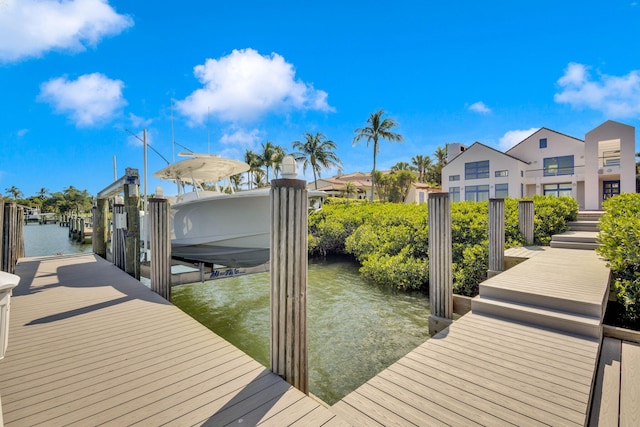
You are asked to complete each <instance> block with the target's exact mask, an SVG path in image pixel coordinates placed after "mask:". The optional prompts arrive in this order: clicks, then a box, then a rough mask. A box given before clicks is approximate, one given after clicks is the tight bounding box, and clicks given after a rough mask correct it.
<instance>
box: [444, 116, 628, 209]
mask: <svg viewBox="0 0 640 427" xmlns="http://www.w3.org/2000/svg"><path fill="white" fill-rule="evenodd" d="M635 153H636V142H635V128H634V127H633V126H629V125H626V124H623V123H618V122H614V121H611V120H609V121H607V122H605V123H603V124H601V125H600V126H598V127H596V128H595V129H593V130H591V131H589V132H587V134H586V136H585V139H584V140H581V139H578V138H575V137H572V136H568V135H565V134H562V133H560V132H556V131H554V130H551V129H547V128H541V129H539V130H538V131H537V132H535V133H534V134H533V135H531V136H529V137H528V138H526V139H524V140H523V141H521V142H520V143H518V144H517V145H516V146H514V147H513V148H511V149H509V150H507V151H506V152H501V151H498V150H496V149H493V148H491V147H488V146H486V145H484V144H481V143H479V142H476V143H474V144H472V145H471V146H469V147H466V146H464V145H462V144H459V143H454V144H447V155H448V159H447V164H446V165H445V166H444V168H443V169H442V190H443V191H446V192H449V194H451V199H452V200H453V201H459V200H472V201H482V200H488V199H489V198H500V197H514V198H519V197H531V196H533V195H535V194H541V195H555V196H571V197H573V198H575V199H576V200H577V201H578V204H579V206H580V209H583V210H599V209H601V207H602V200H604V199H605V198H607V197H611V196H613V195H616V194H620V193H634V192H635V191H636V167H635Z"/></svg>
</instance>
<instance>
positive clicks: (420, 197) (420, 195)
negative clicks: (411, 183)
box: [418, 191, 424, 203]
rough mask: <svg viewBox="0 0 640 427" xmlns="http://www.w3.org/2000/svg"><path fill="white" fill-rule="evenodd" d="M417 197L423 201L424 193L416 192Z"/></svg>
mask: <svg viewBox="0 0 640 427" xmlns="http://www.w3.org/2000/svg"><path fill="white" fill-rule="evenodd" d="M418 198H419V200H420V203H424V193H423V192H422V191H421V192H420V193H418Z"/></svg>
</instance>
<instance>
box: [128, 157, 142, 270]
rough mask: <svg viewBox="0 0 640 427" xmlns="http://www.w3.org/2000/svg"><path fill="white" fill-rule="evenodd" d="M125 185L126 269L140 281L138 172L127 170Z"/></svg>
mask: <svg viewBox="0 0 640 427" xmlns="http://www.w3.org/2000/svg"><path fill="white" fill-rule="evenodd" d="M126 175H127V183H126V184H125V185H124V210H125V212H126V213H127V227H126V228H127V229H126V232H125V251H126V252H125V253H126V259H125V269H124V271H125V272H126V273H128V274H129V275H130V276H132V277H134V278H136V279H137V280H140V208H139V204H140V189H139V185H140V183H139V180H138V170H137V169H130V168H127V170H126Z"/></svg>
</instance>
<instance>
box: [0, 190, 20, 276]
mask: <svg viewBox="0 0 640 427" xmlns="http://www.w3.org/2000/svg"><path fill="white" fill-rule="evenodd" d="M23 227H24V210H23V209H22V208H21V207H18V205H17V204H16V203H15V202H10V203H5V204H4V218H3V226H2V249H3V251H2V271H6V272H7V273H11V274H13V273H15V269H16V264H17V263H18V258H20V257H23V256H24V240H23V231H24V228H23Z"/></svg>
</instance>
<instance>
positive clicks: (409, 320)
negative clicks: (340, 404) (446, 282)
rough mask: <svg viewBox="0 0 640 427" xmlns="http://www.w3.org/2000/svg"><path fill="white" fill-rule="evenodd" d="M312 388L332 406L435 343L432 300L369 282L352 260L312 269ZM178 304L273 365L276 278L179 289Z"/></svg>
mask: <svg viewBox="0 0 640 427" xmlns="http://www.w3.org/2000/svg"><path fill="white" fill-rule="evenodd" d="M308 279H309V280H308V290H307V291H308V292H307V293H308V298H307V305H308V308H307V309H308V340H309V387H310V391H311V393H313V394H315V395H316V396H318V397H319V398H320V399H322V400H324V401H325V402H327V403H329V404H333V403H335V402H336V401H338V400H339V399H341V398H342V397H343V396H345V395H346V394H347V393H349V392H350V391H352V390H354V389H355V388H357V387H358V386H359V385H361V384H363V383H364V382H366V381H367V380H368V379H370V378H371V377H373V376H374V375H376V374H377V373H378V372H380V371H381V370H383V369H384V368H386V367H387V366H389V365H390V364H392V363H393V362H395V361H396V360H398V359H399V358H400V357H402V356H404V355H405V354H406V353H408V352H409V351H411V350H413V349H414V348H415V347H417V346H418V345H420V344H422V343H423V342H424V341H425V340H426V339H427V338H428V337H429V335H428V319H427V317H428V315H429V300H428V299H427V298H426V297H425V296H424V295H420V294H405V293H397V292H391V291H389V290H388V289H381V288H377V287H373V286H371V285H370V284H367V283H365V282H363V281H362V279H361V278H360V276H359V274H358V269H357V267H356V266H355V265H354V264H353V263H351V262H349V261H345V260H330V261H325V262H318V261H311V262H310V264H309V272H308ZM172 302H173V303H174V304H176V305H177V306H178V307H180V308H181V309H182V310H184V311H185V312H187V313H189V314H190V315H191V316H192V317H194V318H195V319H197V320H198V321H200V322H201V323H203V324H204V325H206V326H207V327H208V328H210V329H211V330H213V331H214V332H216V333H217V334H218V335H220V336H222V337H223V338H225V339H227V340H228V341H230V342H231V343H233V344H234V345H236V346H237V347H239V348H240V349H241V350H243V351H245V352H246V353H247V354H249V355H250V356H252V357H253V358H255V359H256V360H258V361H259V362H261V363H262V364H264V365H265V366H268V365H269V273H260V274H254V275H250V276H241V277H233V278H226V279H222V280H214V281H210V282H205V283H196V284H191V285H183V286H177V287H174V288H173V290H172Z"/></svg>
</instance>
